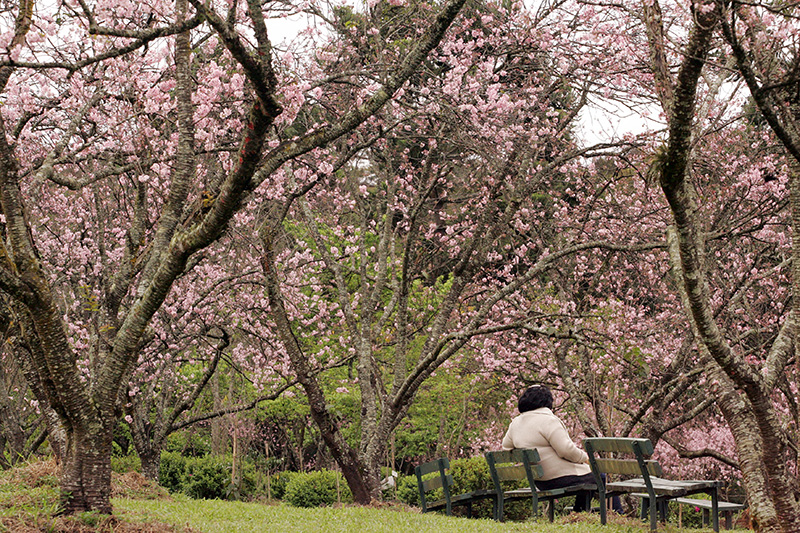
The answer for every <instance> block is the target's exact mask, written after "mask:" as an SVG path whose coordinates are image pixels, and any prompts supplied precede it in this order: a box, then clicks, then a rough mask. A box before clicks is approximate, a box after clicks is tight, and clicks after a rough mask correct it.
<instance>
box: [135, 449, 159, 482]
mask: <svg viewBox="0 0 800 533" xmlns="http://www.w3.org/2000/svg"><path fill="white" fill-rule="evenodd" d="M138 454H139V459H141V461H142V475H144V477H146V478H147V479H149V480H150V481H155V482H156V483H158V476H159V474H160V470H161V453H160V452H159V450H156V449H148V450H140V451H138Z"/></svg>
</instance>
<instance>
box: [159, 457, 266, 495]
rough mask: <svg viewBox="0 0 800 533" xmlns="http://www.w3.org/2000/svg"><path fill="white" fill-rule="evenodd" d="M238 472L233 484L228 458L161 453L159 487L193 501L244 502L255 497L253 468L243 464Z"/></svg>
mask: <svg viewBox="0 0 800 533" xmlns="http://www.w3.org/2000/svg"><path fill="white" fill-rule="evenodd" d="M239 468H240V469H241V470H240V476H239V480H237V481H238V482H237V483H236V484H233V483H231V472H232V471H233V462H232V459H231V457H230V456H229V455H221V456H214V455H206V456H204V457H184V456H183V455H181V454H180V453H177V452H162V453H161V466H160V472H159V477H158V483H159V485H161V486H162V487H165V488H166V489H168V490H169V491H170V492H182V493H183V494H186V495H187V496H190V497H192V498H203V499H208V500H213V499H219V500H223V499H242V498H247V497H250V496H252V495H253V494H254V493H255V488H256V483H255V477H256V476H255V466H254V465H253V463H252V462H251V461H246V460H245V461H242V462H241V463H240V464H239Z"/></svg>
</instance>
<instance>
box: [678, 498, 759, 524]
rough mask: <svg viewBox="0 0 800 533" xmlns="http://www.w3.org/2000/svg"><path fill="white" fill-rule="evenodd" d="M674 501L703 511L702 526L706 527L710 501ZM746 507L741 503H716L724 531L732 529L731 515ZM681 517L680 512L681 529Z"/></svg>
mask: <svg viewBox="0 0 800 533" xmlns="http://www.w3.org/2000/svg"><path fill="white" fill-rule="evenodd" d="M675 501H676V502H678V504H679V505H680V504H683V505H691V506H693V507H699V508H700V509H702V511H703V524H704V525H708V523H709V521H710V518H711V516H710V515H711V507H712V505H711V500H700V499H697V498H675ZM745 507H746V505H744V504H743V503H733V502H720V501H718V502H717V508H718V509H719V512H720V513H722V515H723V516H724V517H725V529H730V528H732V527H733V513H734V511H741V510H742V509H744V508H745ZM681 526H682V524H681V515H680V511H679V513H678V527H681Z"/></svg>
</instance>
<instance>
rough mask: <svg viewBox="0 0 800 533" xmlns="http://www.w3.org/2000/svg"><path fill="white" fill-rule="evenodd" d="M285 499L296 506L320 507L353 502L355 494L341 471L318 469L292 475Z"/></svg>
mask: <svg viewBox="0 0 800 533" xmlns="http://www.w3.org/2000/svg"><path fill="white" fill-rule="evenodd" d="M284 499H285V500H286V501H287V502H288V503H289V504H291V505H294V506H295V507H320V506H323V505H333V504H335V503H338V502H342V503H349V502H352V501H353V495H352V494H351V493H350V489H349V487H348V486H347V483H346V482H345V480H344V478H343V477H342V474H341V473H340V472H334V471H332V470H317V471H315V472H307V473H300V474H295V475H294V476H292V477H291V479H290V480H289V483H288V484H287V485H286V494H285V495H284Z"/></svg>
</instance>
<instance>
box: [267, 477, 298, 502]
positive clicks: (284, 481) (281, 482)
mask: <svg viewBox="0 0 800 533" xmlns="http://www.w3.org/2000/svg"><path fill="white" fill-rule="evenodd" d="M296 475H297V472H290V471H288V470H287V471H285V472H278V473H276V474H272V475H271V476H270V477H269V482H270V491H271V492H272V497H273V498H275V499H276V500H282V499H283V498H284V496H285V495H286V485H288V483H289V481H291V479H292V477H294V476H296Z"/></svg>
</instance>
